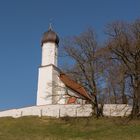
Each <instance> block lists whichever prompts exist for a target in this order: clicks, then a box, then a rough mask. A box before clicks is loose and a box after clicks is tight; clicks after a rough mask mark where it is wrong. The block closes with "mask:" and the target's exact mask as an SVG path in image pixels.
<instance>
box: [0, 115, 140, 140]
mask: <svg viewBox="0 0 140 140" xmlns="http://www.w3.org/2000/svg"><path fill="white" fill-rule="evenodd" d="M124 122H125V121H124V119H123V120H122V119H118V118H116V119H113V118H112V119H107V118H101V119H98V120H97V119H95V118H88V119H87V118H63V119H53V118H47V117H42V118H39V117H23V118H18V119H13V118H0V140H140V121H139V120H133V121H130V122H129V123H127V124H125V123H124Z"/></svg>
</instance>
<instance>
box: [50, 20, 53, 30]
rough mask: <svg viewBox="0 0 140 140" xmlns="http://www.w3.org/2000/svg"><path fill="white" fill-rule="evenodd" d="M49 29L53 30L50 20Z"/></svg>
mask: <svg viewBox="0 0 140 140" xmlns="http://www.w3.org/2000/svg"><path fill="white" fill-rule="evenodd" d="M49 30H51V31H52V30H53V29H52V23H51V22H50V23H49Z"/></svg>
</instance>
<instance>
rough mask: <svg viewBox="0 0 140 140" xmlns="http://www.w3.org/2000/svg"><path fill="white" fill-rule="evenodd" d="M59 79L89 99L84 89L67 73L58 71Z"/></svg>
mask: <svg viewBox="0 0 140 140" xmlns="http://www.w3.org/2000/svg"><path fill="white" fill-rule="evenodd" d="M60 79H61V81H62V82H63V83H64V84H65V85H66V86H67V87H68V88H70V89H72V90H74V91H75V92H77V93H78V94H80V95H81V96H83V97H85V98H86V99H89V100H90V99H91V98H90V96H89V94H88V93H87V91H86V89H85V88H84V87H83V86H82V85H80V84H79V83H77V82H76V81H74V80H72V79H71V78H70V77H69V76H68V75H66V74H64V73H60Z"/></svg>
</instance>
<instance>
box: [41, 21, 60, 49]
mask: <svg viewBox="0 0 140 140" xmlns="http://www.w3.org/2000/svg"><path fill="white" fill-rule="evenodd" d="M47 42H52V43H56V44H57V45H58V44H59V37H58V35H57V33H55V32H54V31H53V29H52V24H51V22H50V24H49V28H48V31H47V32H45V33H44V34H43V37H42V40H41V46H42V45H43V43H47Z"/></svg>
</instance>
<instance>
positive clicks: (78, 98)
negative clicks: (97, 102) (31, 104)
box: [37, 26, 90, 106]
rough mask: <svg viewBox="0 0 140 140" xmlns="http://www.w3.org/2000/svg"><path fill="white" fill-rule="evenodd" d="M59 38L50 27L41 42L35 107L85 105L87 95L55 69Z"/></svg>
mask: <svg viewBox="0 0 140 140" xmlns="http://www.w3.org/2000/svg"><path fill="white" fill-rule="evenodd" d="M58 47H59V37H58V35H57V34H56V33H55V32H54V31H53V29H52V27H51V26H50V27H49V29H48V31H47V32H45V33H44V34H43V37H42V40H41V48H42V62H41V66H40V67H39V75H38V90H37V106H38V105H46V104H85V103H86V101H87V100H89V99H90V97H89V95H88V93H87V92H86V90H85V89H84V87H82V86H81V85H80V84H78V83H77V82H75V81H73V80H72V79H71V78H70V77H69V76H68V75H66V74H65V73H63V72H62V71H61V70H60V69H59V68H58V67H57V57H58Z"/></svg>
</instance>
